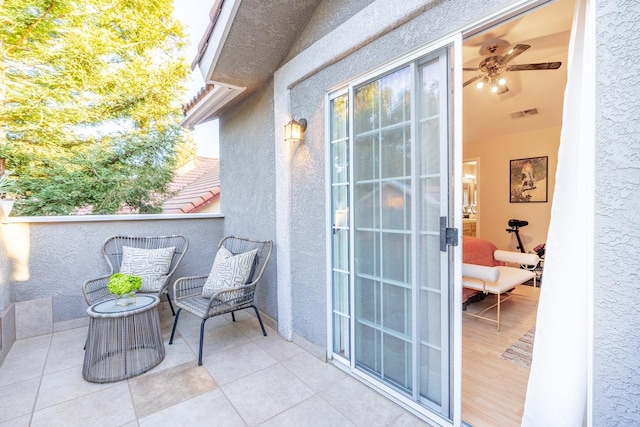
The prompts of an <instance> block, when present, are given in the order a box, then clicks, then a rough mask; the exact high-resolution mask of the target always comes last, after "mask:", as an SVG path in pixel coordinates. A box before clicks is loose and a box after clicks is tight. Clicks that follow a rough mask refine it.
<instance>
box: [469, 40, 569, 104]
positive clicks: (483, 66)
mask: <svg viewBox="0 0 640 427" xmlns="http://www.w3.org/2000/svg"><path fill="white" fill-rule="evenodd" d="M530 47H531V46H530V45H528V44H517V45H515V46H514V47H513V48H512V49H510V50H509V51H508V52H507V53H506V54H505V55H504V56H500V55H494V53H496V51H497V50H498V49H499V46H498V45H497V44H492V45H489V46H487V51H488V52H489V54H490V55H491V56H489V57H488V58H485V59H483V60H482V61H480V64H479V65H478V68H464V71H481V72H482V74H478V75H477V76H475V77H472V78H471V79H469V80H467V81H466V82H464V84H463V86H468V85H470V84H471V83H473V82H475V81H477V82H478V83H476V87H477V88H478V89H482V88H483V87H485V86H489V88H490V90H491V93H496V94H502V93H505V92H508V91H509V88H508V87H507V79H506V78H505V77H504V74H505V73H506V72H509V71H527V70H556V69H558V68H560V65H562V62H543V63H539V64H520V65H508V63H509V62H510V61H512V60H513V59H514V58H516V57H517V56H518V55H520V54H521V53H522V52H524V51H525V50H527V49H529V48H530Z"/></svg>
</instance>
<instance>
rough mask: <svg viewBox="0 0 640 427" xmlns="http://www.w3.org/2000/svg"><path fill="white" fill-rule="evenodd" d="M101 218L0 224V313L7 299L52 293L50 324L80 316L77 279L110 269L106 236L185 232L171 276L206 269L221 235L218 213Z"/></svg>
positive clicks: (17, 300)
mask: <svg viewBox="0 0 640 427" xmlns="http://www.w3.org/2000/svg"><path fill="white" fill-rule="evenodd" d="M145 217H146V218H145ZM104 218H105V219H102V220H97V219H96V218H80V217H77V218H74V217H60V218H58V219H52V218H47V219H42V218H39V219H34V220H32V221H30V220H29V219H26V218H20V219H16V220H14V221H13V222H6V223H4V224H2V225H1V226H0V237H1V238H2V245H1V246H2V252H3V255H4V256H2V258H1V260H0V269H1V270H2V276H1V280H2V281H1V283H0V295H2V300H0V302H2V304H3V306H0V312H1V311H2V310H4V309H5V308H6V307H7V306H8V305H9V304H10V303H21V302H25V301H32V300H40V299H44V298H51V306H52V321H53V323H54V324H55V323H57V322H64V321H69V320H73V319H78V318H83V317H85V316H86V309H87V304H86V302H85V300H84V297H83V296H82V289H81V288H82V283H83V282H84V281H85V280H87V279H92V278H96V277H99V276H101V275H104V274H107V273H108V272H109V270H108V266H107V263H106V262H105V260H104V257H103V255H102V252H101V250H102V243H103V242H104V241H105V240H106V239H107V238H109V237H111V236H114V235H135V236H163V235H171V234H182V235H184V236H186V237H187V239H188V240H189V248H188V250H187V253H186V254H185V256H184V258H183V260H182V263H181V265H180V266H178V269H177V270H176V273H175V276H174V280H175V279H176V278H178V277H182V276H191V275H198V274H208V273H209V271H210V269H211V264H212V263H213V258H214V256H215V253H216V250H217V245H218V242H219V241H220V239H221V238H222V237H223V236H224V219H223V217H222V216H221V215H219V216H211V215H208V216H195V215H194V216H191V215H189V216H184V217H179V218H166V217H163V216H138V217H137V218H135V219H132V218H131V217H117V216H115V217H104ZM10 221H11V220H10ZM7 295H9V298H7Z"/></svg>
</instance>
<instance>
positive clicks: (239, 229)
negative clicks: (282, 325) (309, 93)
mask: <svg viewBox="0 0 640 427" xmlns="http://www.w3.org/2000/svg"><path fill="white" fill-rule="evenodd" d="M273 122H274V120H273V83H272V82H269V83H267V84H266V85H265V86H264V87H263V88H261V89H260V90H258V91H256V92H254V93H253V94H251V95H250V96H249V97H247V98H245V99H244V100H242V101H241V102H240V103H238V104H237V105H234V106H233V107H232V108H231V109H230V110H229V111H227V112H225V114H224V115H223V116H222V117H220V187H221V188H222V191H221V201H220V208H221V211H222V213H224V214H225V218H226V219H225V227H224V230H225V234H226V235H237V236H241V237H248V238H252V239H259V240H267V239H269V240H273V241H274V249H273V252H272V254H271V261H270V262H269V265H268V266H267V270H266V271H265V275H264V277H263V280H262V282H261V284H260V286H258V289H257V291H256V304H257V306H258V308H259V309H260V310H261V311H264V312H265V313H267V314H268V315H269V316H270V317H272V318H273V319H277V318H278V309H277V303H278V301H277V288H276V284H277V281H276V263H277V239H276V236H275V176H274V170H275V166H274V162H275V159H274V156H275V151H274V146H273V138H274V136H273V134H274V132H273V126H274V125H273ZM283 125H284V124H283Z"/></svg>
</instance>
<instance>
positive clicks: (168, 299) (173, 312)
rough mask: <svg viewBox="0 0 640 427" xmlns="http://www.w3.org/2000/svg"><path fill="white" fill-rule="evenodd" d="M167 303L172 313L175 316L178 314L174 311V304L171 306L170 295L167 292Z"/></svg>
mask: <svg viewBox="0 0 640 427" xmlns="http://www.w3.org/2000/svg"><path fill="white" fill-rule="evenodd" d="M167 301H169V308H171V313H172V314H173V315H174V316H175V315H176V312H175V310H174V309H173V304H171V298H169V293H168V292H167Z"/></svg>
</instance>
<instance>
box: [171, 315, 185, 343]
mask: <svg viewBox="0 0 640 427" xmlns="http://www.w3.org/2000/svg"><path fill="white" fill-rule="evenodd" d="M181 311H182V309H181V308H179V309H178V312H177V313H176V318H175V319H173V328H172V329H171V338H169V345H171V344H173V334H175V333H176V326H178V317H180V312H181Z"/></svg>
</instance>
